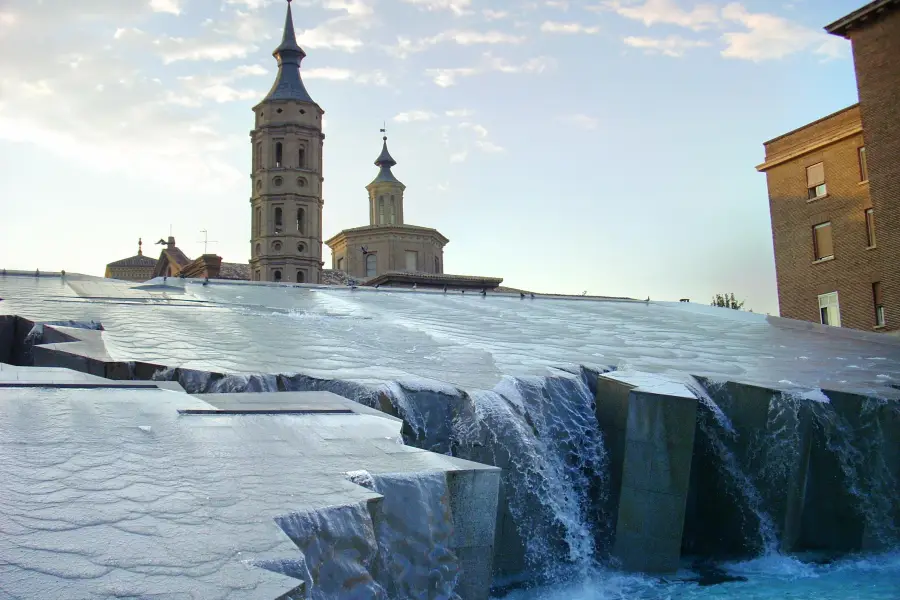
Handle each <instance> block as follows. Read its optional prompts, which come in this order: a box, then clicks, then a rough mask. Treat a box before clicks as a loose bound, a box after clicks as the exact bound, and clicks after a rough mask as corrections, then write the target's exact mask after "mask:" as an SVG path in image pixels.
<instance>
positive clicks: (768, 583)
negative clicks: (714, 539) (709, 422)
mask: <svg viewBox="0 0 900 600" xmlns="http://www.w3.org/2000/svg"><path fill="white" fill-rule="evenodd" d="M721 567H722V569H723V570H724V571H725V572H726V573H727V574H728V575H731V576H735V577H743V578H746V581H732V582H727V583H720V584H716V585H707V586H701V585H698V584H697V583H696V582H692V581H689V580H690V579H692V578H695V577H696V575H695V574H694V573H692V572H691V571H689V570H683V571H681V572H679V573H678V578H677V579H675V578H673V579H672V580H669V581H665V580H660V579H653V578H648V577H641V576H633V575H625V574H622V573H617V572H614V571H608V572H598V573H596V574H594V575H593V576H591V577H588V578H585V579H583V580H581V581H579V582H577V583H570V584H566V585H550V586H546V587H541V588H534V589H529V590H516V591H514V592H512V593H510V594H507V595H505V596H502V598H503V599H504V600H619V599H626V598H627V599H629V600H681V599H684V600H712V599H719V598H723V599H724V598H728V599H730V600H772V599H776V598H778V599H781V598H788V599H790V600H900V552H892V553H888V554H881V555H869V556H862V557H851V558H845V559H841V560H838V561H835V562H832V563H830V564H815V563H810V562H803V561H801V560H799V559H796V558H792V557H786V556H779V555H775V556H769V557H764V558H758V559H755V560H751V561H747V562H740V563H726V564H723V565H721ZM495 597H496V598H500V597H501V596H495Z"/></svg>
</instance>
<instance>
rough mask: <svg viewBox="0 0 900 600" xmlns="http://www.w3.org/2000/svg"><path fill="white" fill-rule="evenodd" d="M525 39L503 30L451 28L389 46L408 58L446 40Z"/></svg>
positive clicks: (475, 42) (471, 42)
mask: <svg viewBox="0 0 900 600" xmlns="http://www.w3.org/2000/svg"><path fill="white" fill-rule="evenodd" d="M524 41H525V38H524V37H523V36H518V35H512V34H510V33H503V32H502V31H494V30H491V31H471V30H450V31H444V32H441V33H438V34H437V35H433V36H431V37H426V38H422V39H419V40H411V39H409V38H406V37H398V38H397V45H396V46H393V47H391V48H389V49H388V51H389V52H390V53H391V54H393V55H395V56H398V57H400V58H406V57H407V56H408V55H410V54H413V53H415V52H422V51H423V50H425V49H427V48H430V47H432V46H435V45H437V44H441V43H445V42H452V43H455V44H458V45H460V46H473V45H478V44H489V45H493V44H520V43H522V42H524Z"/></svg>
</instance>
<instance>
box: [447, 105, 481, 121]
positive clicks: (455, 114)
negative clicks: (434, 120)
mask: <svg viewBox="0 0 900 600" xmlns="http://www.w3.org/2000/svg"><path fill="white" fill-rule="evenodd" d="M444 114H445V115H447V116H448V117H451V118H459V119H464V118H466V117H471V116H472V115H473V114H475V113H474V111H471V110H469V109H468V108H455V109H453V110H448V111H446V112H445V113H444Z"/></svg>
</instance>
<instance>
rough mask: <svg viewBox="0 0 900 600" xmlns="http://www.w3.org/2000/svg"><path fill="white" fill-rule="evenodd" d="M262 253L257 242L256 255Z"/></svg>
mask: <svg viewBox="0 0 900 600" xmlns="http://www.w3.org/2000/svg"><path fill="white" fill-rule="evenodd" d="M260 254H262V246H260V245H259V244H257V245H256V257H257V258H259V255H260Z"/></svg>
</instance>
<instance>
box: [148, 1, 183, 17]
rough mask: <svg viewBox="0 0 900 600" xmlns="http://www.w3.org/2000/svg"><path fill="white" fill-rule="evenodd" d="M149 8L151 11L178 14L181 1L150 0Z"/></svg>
mask: <svg viewBox="0 0 900 600" xmlns="http://www.w3.org/2000/svg"><path fill="white" fill-rule="evenodd" d="M150 10H152V11H153V12H161V13H169V14H172V15H180V14H181V2H180V0H150Z"/></svg>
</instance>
